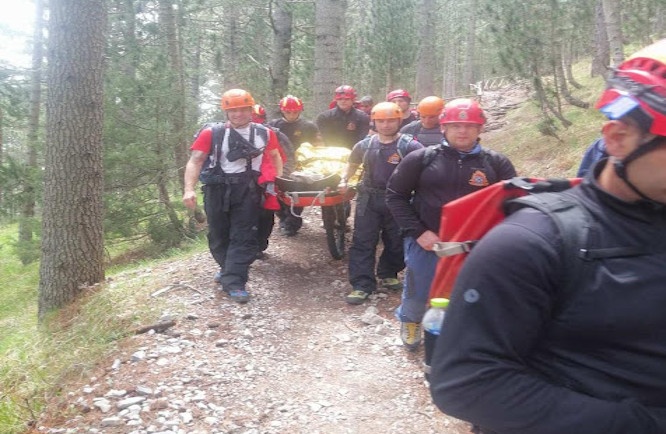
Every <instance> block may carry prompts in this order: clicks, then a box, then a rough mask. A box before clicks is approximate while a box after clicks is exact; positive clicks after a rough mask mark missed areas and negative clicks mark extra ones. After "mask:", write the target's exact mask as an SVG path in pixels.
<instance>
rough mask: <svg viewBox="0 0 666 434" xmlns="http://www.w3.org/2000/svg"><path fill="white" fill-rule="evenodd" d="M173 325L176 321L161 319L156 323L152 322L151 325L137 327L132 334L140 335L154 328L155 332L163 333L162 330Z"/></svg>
mask: <svg viewBox="0 0 666 434" xmlns="http://www.w3.org/2000/svg"><path fill="white" fill-rule="evenodd" d="M175 325H176V321H173V320H171V321H162V322H158V323H157V324H152V325H149V326H145V327H141V328H138V329H136V330H135V331H134V334H135V335H141V334H143V333H148V332H149V331H151V330H155V331H156V332H157V333H163V332H164V331H166V330H167V329H169V328H171V327H173V326H175Z"/></svg>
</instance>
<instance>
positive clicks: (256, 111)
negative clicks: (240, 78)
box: [252, 104, 266, 124]
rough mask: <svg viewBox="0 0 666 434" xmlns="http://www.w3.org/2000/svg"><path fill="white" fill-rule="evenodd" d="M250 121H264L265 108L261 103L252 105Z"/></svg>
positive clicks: (260, 122) (259, 122) (256, 122)
mask: <svg viewBox="0 0 666 434" xmlns="http://www.w3.org/2000/svg"><path fill="white" fill-rule="evenodd" d="M252 122H254V123H255V124H263V123H264V122H266V109H265V108H264V107H263V106H262V105H261V104H255V105H254V106H252Z"/></svg>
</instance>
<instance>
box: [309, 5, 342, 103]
mask: <svg viewBox="0 0 666 434" xmlns="http://www.w3.org/2000/svg"><path fill="white" fill-rule="evenodd" d="M346 8H347V1H346V0H317V2H316V3H315V50H314V53H315V58H314V82H313V88H314V109H315V112H321V111H324V110H326V109H327V108H328V104H329V103H330V101H331V95H333V90H334V89H335V88H336V87H338V86H340V85H341V84H347V83H342V80H343V76H342V55H343V48H344V40H343V36H344V29H345V20H344V16H345V10H346Z"/></svg>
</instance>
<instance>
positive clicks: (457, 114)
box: [439, 98, 486, 125]
mask: <svg viewBox="0 0 666 434" xmlns="http://www.w3.org/2000/svg"><path fill="white" fill-rule="evenodd" d="M454 122H459V123H465V124H477V125H483V124H485V123H486V115H485V114H484V113H483V110H482V109H481V106H480V105H479V103H478V102H477V101H475V100H473V99H469V98H458V99H454V100H453V101H449V102H448V103H447V104H446V105H445V106H444V110H442V114H441V115H439V123H440V124H441V125H445V124H452V123H454Z"/></svg>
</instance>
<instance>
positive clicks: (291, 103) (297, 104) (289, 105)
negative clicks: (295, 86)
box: [280, 95, 303, 112]
mask: <svg viewBox="0 0 666 434" xmlns="http://www.w3.org/2000/svg"><path fill="white" fill-rule="evenodd" d="M280 111H283V112H302V111H303V101H301V100H300V99H299V98H296V97H295V96H293V95H287V96H285V97H284V98H282V99H281V100H280Z"/></svg>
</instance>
